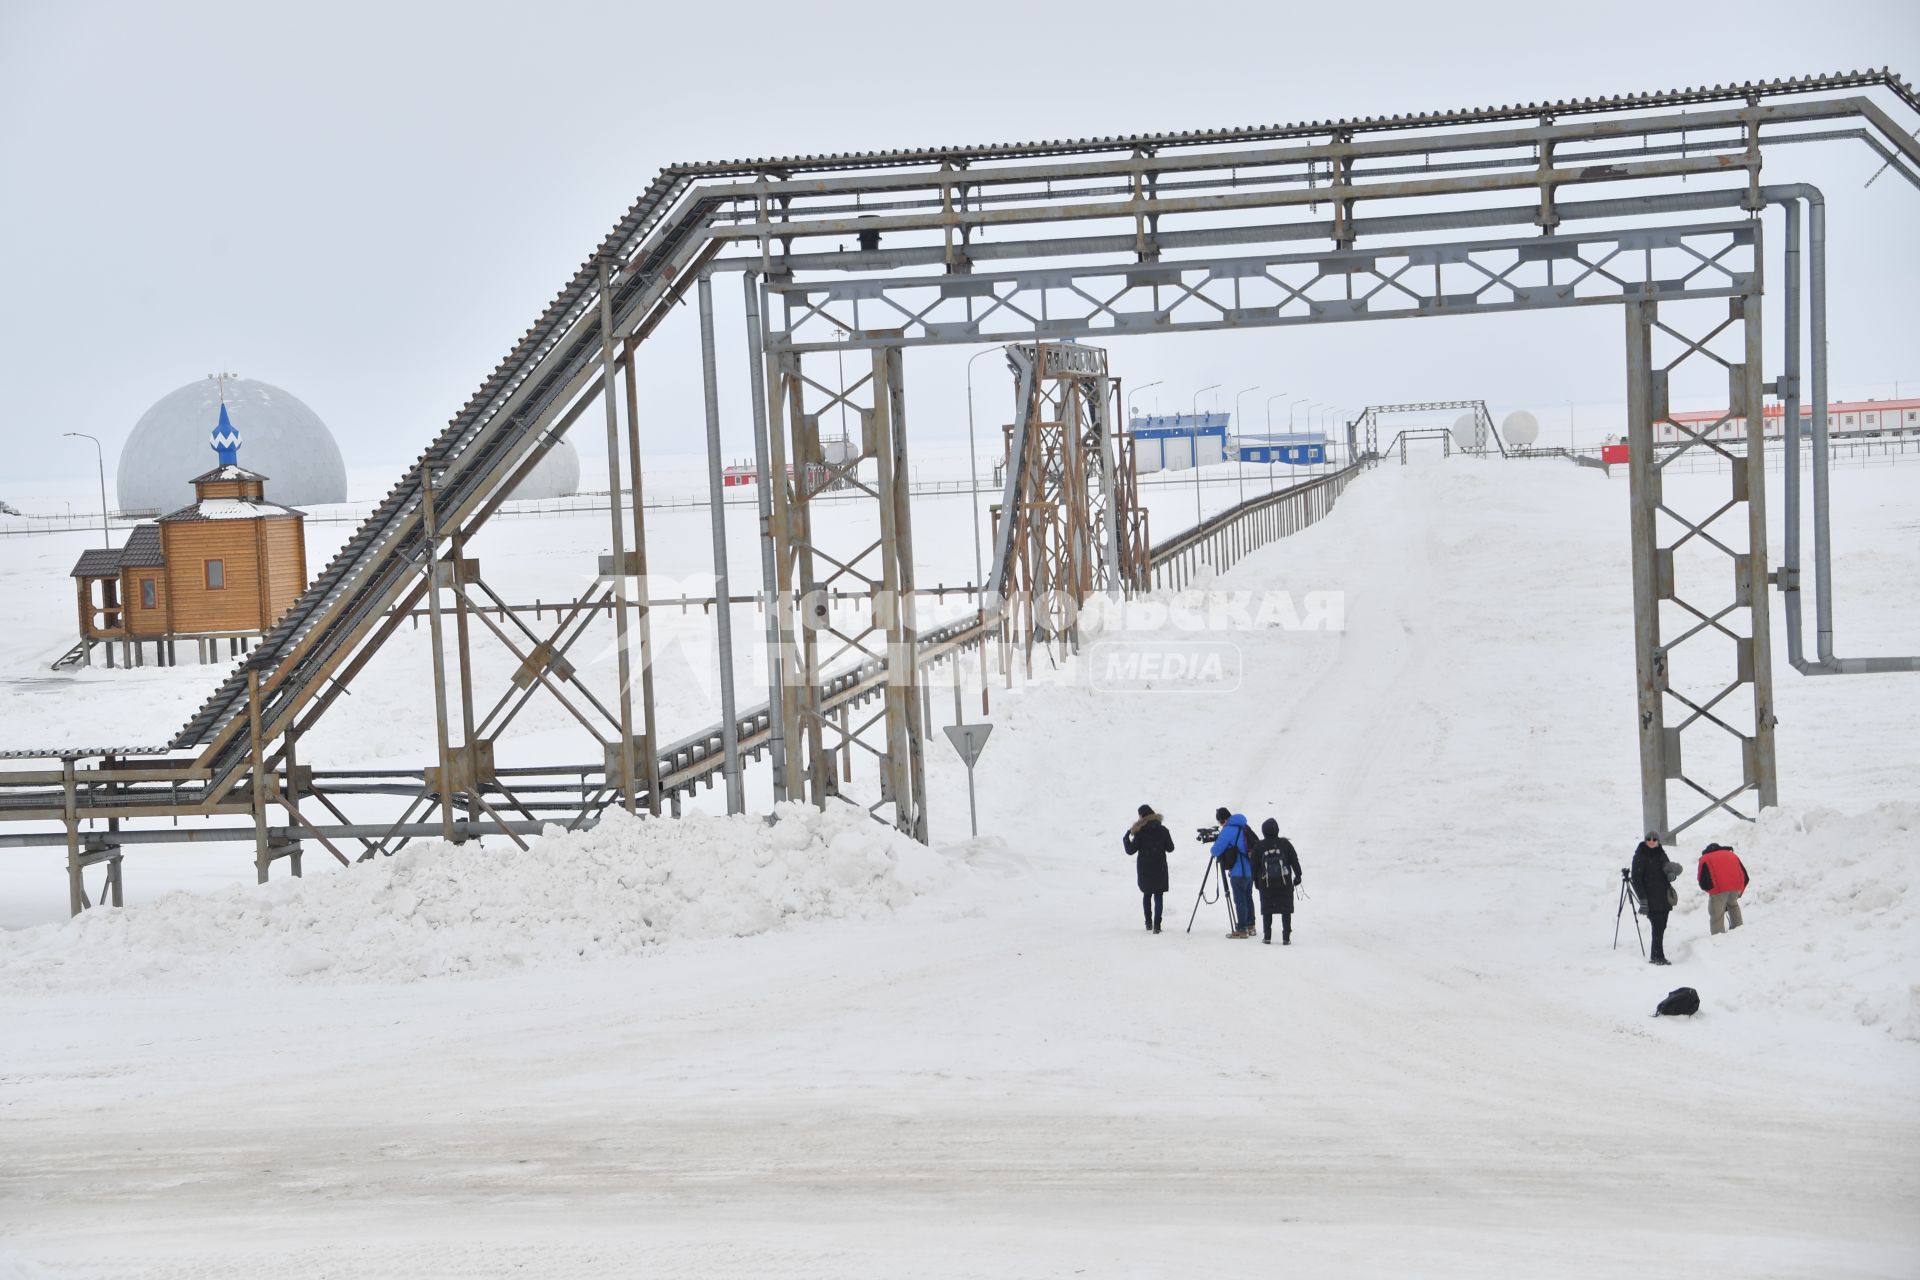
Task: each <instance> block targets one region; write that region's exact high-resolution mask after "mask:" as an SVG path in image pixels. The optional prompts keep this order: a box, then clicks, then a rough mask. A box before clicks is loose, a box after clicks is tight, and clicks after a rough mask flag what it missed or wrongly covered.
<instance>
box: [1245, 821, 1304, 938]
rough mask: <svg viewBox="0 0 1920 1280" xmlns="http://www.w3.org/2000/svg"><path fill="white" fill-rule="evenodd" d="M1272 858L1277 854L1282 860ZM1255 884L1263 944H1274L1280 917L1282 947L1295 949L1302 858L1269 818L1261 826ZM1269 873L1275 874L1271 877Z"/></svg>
mask: <svg viewBox="0 0 1920 1280" xmlns="http://www.w3.org/2000/svg"><path fill="white" fill-rule="evenodd" d="M1268 854H1277V855H1279V856H1278V860H1277V861H1276V859H1274V858H1270V857H1268V856H1267V855H1268ZM1253 858H1254V863H1253V882H1254V883H1255V884H1256V885H1258V886H1260V923H1261V926H1262V929H1263V932H1264V935H1265V936H1264V937H1263V938H1262V941H1264V942H1266V943H1268V944H1269V945H1271V944H1272V942H1273V918H1274V917H1275V916H1279V917H1280V945H1281V946H1283V947H1290V946H1292V945H1293V888H1294V886H1295V885H1297V884H1299V883H1300V855H1299V854H1298V853H1295V852H1294V848H1293V841H1291V840H1289V839H1287V838H1286V837H1285V836H1283V835H1281V834H1280V824H1279V823H1278V822H1275V821H1274V820H1273V819H1272V818H1268V819H1267V820H1266V821H1265V822H1263V823H1261V824H1260V844H1259V846H1258V847H1257V848H1256V849H1255V850H1254V851H1253ZM1269 869H1271V870H1272V872H1273V874H1272V875H1271V876H1269V875H1268V874H1267V873H1268V871H1269Z"/></svg>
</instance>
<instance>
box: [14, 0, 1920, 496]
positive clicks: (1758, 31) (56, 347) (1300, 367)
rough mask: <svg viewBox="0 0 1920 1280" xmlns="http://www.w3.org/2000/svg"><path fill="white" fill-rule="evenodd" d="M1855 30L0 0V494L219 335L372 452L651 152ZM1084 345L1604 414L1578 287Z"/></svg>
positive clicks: (1895, 265) (933, 397) (1820, 151)
mask: <svg viewBox="0 0 1920 1280" xmlns="http://www.w3.org/2000/svg"><path fill="white" fill-rule="evenodd" d="M1721 13H1724V14H1726V15H1728V16H1725V17H1720V16H1715V15H1718V14H1721ZM1880 65H1890V66H1892V67H1893V68H1894V69H1895V70H1896V71H1898V72H1900V73H1901V74H1903V75H1905V76H1907V77H1908V78H1909V79H1914V78H1916V77H1920V5H1916V4H1914V3H1913V2H1912V0H1904V2H1902V0H1893V2H1889V3H1845V2H1828V3H1822V4H1819V5H1808V4H1805V3H1793V4H1782V3H1772V2H1770V0H1760V2H1758V3H1750V4H1745V5H1740V6H1723V5H1687V4H1674V3H1671V0H1669V2H1668V3H1659V4H1647V3H1639V2H1637V0H1636V2H1630V3H1617V2H1614V0H1608V2H1607V3H1604V4H1602V3H1596V4H1593V5H1590V6H1581V5H1552V6H1548V5H1540V4H1538V3H1525V4H1478V5H1475V4H1452V5H1445V6H1441V5H1434V4H1431V3H1412V4H1407V3H1397V2H1393V3H1390V2H1386V0H1376V2H1375V3H1372V4H1367V5H1337V6H1336V5H1322V4H1315V5H1303V6H1298V7H1297V11H1296V7H1295V6H1291V5H1285V4H1269V5H1255V4H1215V3H1202V2H1197V0H1180V2H1179V3H1165V2H1162V3H1155V4H1138V3H1114V2H1109V3H1103V4H1100V5H1095V6H1085V7H1078V8H1071V9H1066V10H1060V9H1048V8H1044V7H1041V8H1036V7H1034V6H1032V5H1030V4H1015V5H998V4H960V5H948V6H942V7H939V8H937V9H936V8H934V7H932V6H917V5H907V4H875V3H872V2H871V0H869V2H868V3H864V4H857V5H854V4H847V5H826V4H813V5H799V4H797V5H791V6H786V7H774V6H770V5H765V4H760V3H736V4H731V5H724V6H722V5H673V6H666V5H653V4H634V3H619V4H600V3H585V2H575V3H545V4H539V5H533V4H521V5H498V4H479V3H461V4H452V3H446V4H410V3H404V2H396V0H389V2H388V3H382V4H371V5H370V4H358V3H329V4H308V5H299V6H284V5H274V4H263V3H258V2H257V0H255V2H253V3H243V4H215V3H144V4H89V3H39V2H37V0H36V2H24V0H0V175H4V176H3V178H0V353H3V354H0V405H4V406H5V409H4V418H0V441H3V442H4V446H5V447H4V449H3V450H0V498H3V497H5V496H6V495H7V492H8V490H9V488H15V489H20V490H27V489H32V490H47V489H49V488H50V487H58V486H61V485H65V484H68V483H72V484H73V487H74V491H76V492H81V493H84V492H87V486H89V485H90V483H91V478H92V463H93V459H92V455H91V450H89V449H87V447H86V446H85V445H84V443H82V442H78V441H69V440H63V439H61V438H60V436H59V432H60V431H62V430H86V431H93V432H95V433H97V434H99V435H101V436H102V437H103V438H104V439H106V440H107V441H108V442H109V445H110V447H117V445H118V442H119V441H120V440H121V439H122V438H123V437H124V436H125V434H126V432H127V430H128V429H129V428H130V427H131V426H132V424H133V422H134V420H135V419H136V418H138V416H139V415H140V413H141V412H142V411H143V410H144V409H145V408H146V407H147V406H148V405H149V404H150V403H151V402H152V401H154V400H155V399H157V398H159V397H160V396H161V395H163V394H165V393H166V392H168V391H170V390H172V389H173V388H174V387H176V386H179V385H180V384H182V383H184V382H187V381H190V380H192V379H194V378H197V377H200V376H201V375H203V374H206V373H209V372H212V371H214V370H216V369H229V370H233V371H236V372H238V373H240V374H242V375H243V376H248V377H257V378H261V379H264V380H266V381H268V382H272V383H276V384H278V385H280V386H282V387H285V388H286V389H288V390H289V391H292V392H294V393H295V394H296V395H298V396H300V397H301V398H302V399H304V400H305V401H306V402H307V403H308V404H310V405H311V406H312V407H313V408H314V409H315V410H316V411H317V412H318V413H319V414H320V416H321V417H322V418H324V419H325V420H326V421H327V423H328V424H329V425H330V426H331V427H332V428H333V431H334V433H335V435H336V437H337V438H338V439H339V441H340V444H341V447H342V450H343V452H345V453H346V454H347V456H348V467H349V470H350V472H361V473H367V472H371V471H378V470H380V469H383V468H385V469H397V468H398V467H399V466H400V465H402V464H404V463H405V462H407V461H409V460H411V459H412V458H413V457H414V456H415V454H417V452H418V451H419V449H420V448H421V447H422V445H424V443H425V442H426V441H427V440H428V439H429V438H430V437H431V436H432V435H433V434H434V433H435V432H436V431H437V430H438V429H439V428H440V427H441V426H442V425H443V424H444V423H445V422H446V421H447V419H448V418H449V417H450V416H451V414H452V413H453V412H454V411H455V410H456V409H457V408H458V407H459V406H460V405H461V404H462V403H463V402H464V401H465V400H466V398H467V396H468V395H469V394H470V393H471V391H472V390H473V389H474V387H475V386H477V385H478V383H479V382H480V380H481V378H482V377H484V376H485V374H486V373H487V372H488V371H489V370H490V369H491V368H492V367H493V366H494V364H495V363H496V362H497V361H498V359H499V358H500V356H501V355H502V354H503V353H504V352H505V351H506V349H507V348H508V347H509V346H510V345H511V344H512V343H513V341H514V340H515V339H517V337H518V336H519V335H520V333H521V332H522V331H523V330H524V329H525V328H526V327H527V325H528V324H529V323H530V322H531V321H532V320H533V319H534V318H535V316H536V315H537V314H538V313H539V311H540V309H541V308H542V307H543V306H544V304H545V303H546V302H547V301H548V300H549V299H550V298H551V297H552V295H553V294H554V292H555V291H556V290H557V289H558V288H559V287H560V286H561V285H562V284H563V283H564V282H565V280H566V279H567V278H568V276H569V275H570V274H571V272H572V271H573V269H574V268H575V267H576V266H577V265H578V264H579V263H580V262H581V261H582V260H583V259H584V258H585V257H587V256H588V254H589V253H590V252H591V251H592V249H593V248H594V246H595V245H596V244H597V243H598V241H599V239H600V237H601V236H602V235H603V234H604V233H605V231H606V229H607V228H608V227H609V226H610V225H611V224H612V222H613V221H614V219H615V218H616V217H617V216H618V215H619V214H620V212H621V211H623V210H624V209H625V208H626V206H627V205H628V204H629V203H630V202H631V200H632V199H633V197H634V196H635V195H636V194H637V193H638V192H639V191H640V190H641V189H643V188H644V187H645V186H646V185H647V183H648V181H649V180H650V179H651V177H652V176H653V174H654V172H655V171H656V170H657V169H659V168H660V167H661V166H662V165H664V164H667V163H669V162H672V161H677V160H683V159H685V160H696V159H710V158H731V157H738V156H749V155H766V154H774V153H790V152H816V151H832V150H845V149H856V148H871V147H888V146H904V145H914V144H930V143H941V142H987V141H999V140H1007V139H1025V138H1032V137H1064V136H1076V135H1083V134H1111V133H1121V132H1133V131H1155V130H1167V129H1181V128H1193V127H1201V126H1213V125H1232V124H1246V123H1262V122H1273V121H1287V120H1298V119H1320V118H1328V117H1338V116H1346V115H1360V114H1375V113H1381V112H1401V111H1415V110H1423V109H1432V108H1442V107H1454V106H1467V105H1481V104H1485V103H1488V102H1512V101H1521V100H1536V99H1548V98H1556V97H1568V96H1574V95H1580V96H1585V95H1590V94H1600V93H1613V92H1621V91H1628V90H1638V89H1658V88H1667V87H1673V86H1677V85H1685V84H1697V83H1701V82H1719V81H1727V80H1735V79H1748V78H1754V77H1762V76H1774V75H1783V74H1800V73H1806V72H1813V71H1829V70H1834V69H1839V68H1854V67H1863V66H1880ZM1797 151H1798V153H1797V154H1792V155H1790V156H1786V157H1784V158H1783V159H1782V160H1781V161H1780V162H1779V163H1778V165H1777V167H1773V166H1774V162H1773V161H1771V160H1770V169H1769V180H1772V181H1792V180H1805V181H1813V182H1817V183H1820V184H1821V185H1822V186H1824V187H1825V188H1826V189H1827V192H1828V195H1829V199H1830V201H1831V202H1832V203H1831V216H1832V223H1831V226H1832V234H1833V237H1834V256H1833V263H1832V288H1833V290H1834V293H1833V304H1832V305H1833V335H1832V338H1833V340H1832V361H1833V376H1834V390H1835V392H1836V393H1837V394H1859V395H1888V394H1891V393H1892V391H1893V383H1894V381H1895V380H1896V379H1898V380H1900V381H1901V382H1902V383H1903V384H1904V385H1903V389H1904V387H1905V386H1911V387H1912V388H1914V389H1915V390H1920V336H1917V335H1920V237H1917V236H1916V235H1915V234H1914V233H1915V231H1916V230H1917V229H1920V191H1915V190H1914V189H1913V188H1912V187H1910V186H1907V185H1906V184H1904V183H1902V182H1900V181H1898V180H1894V179H1891V178H1883V179H1882V180H1880V181H1879V182H1877V183H1875V185H1874V186H1873V187H1872V188H1871V189H1863V188H1862V184H1863V183H1864V182H1865V181H1866V179H1867V178H1868V177H1869V176H1870V175H1871V174H1872V172H1873V170H1874V169H1875V168H1876V167H1877V162H1876V161H1874V159H1873V157H1872V156H1871V155H1870V154H1869V153H1868V152H1867V151H1866V150H1865V149H1864V148H1858V149H1856V148H1842V147H1821V148H1801V149H1797ZM730 283H731V281H730V279H728V280H724V281H723V282H722V284H723V286H724V285H727V284H730ZM736 290H737V287H735V289H727V288H724V287H723V288H722V290H721V293H722V296H723V297H725V298H727V300H728V301H729V303H730V304H731V302H732V295H733V293H734V292H735V291H736ZM681 328H682V329H683V330H684V331H685V334H688V335H690V334H691V331H692V325H691V323H688V324H686V325H683V326H681ZM673 341H674V342H676V343H679V342H683V341H684V335H683V337H682V338H675V339H674V340H673ZM662 349H663V350H665V351H668V352H672V351H674V350H676V349H677V348H675V347H672V346H664V347H663V348H662ZM684 350H685V352H686V354H687V355H688V356H691V353H692V351H693V348H692V347H691V345H685V346H684ZM962 354H963V353H940V355H938V356H929V357H928V358H926V359H925V360H921V359H920V358H919V357H918V356H913V357H910V364H909V368H908V381H909V395H910V421H911V422H912V423H913V430H914V432H915V437H916V439H925V440H928V441H933V440H937V439H941V438H948V439H951V438H952V437H953V436H954V435H955V434H956V433H961V432H964V422H965V419H964V400H963V398H962V395H961V384H960V382H959V377H958V374H957V372H956V371H955V370H956V368H957V366H958V359H959V357H960V356H961V355H962ZM986 363H988V362H983V367H984V366H985V364H986ZM1115 363H1116V367H1117V368H1118V369H1119V371H1121V372H1122V373H1124V375H1125V376H1126V377H1127V380H1128V381H1129V383H1130V384H1132V385H1136V386H1138V385H1141V384H1144V383H1146V382H1149V381H1153V380H1155V379H1159V380H1162V382H1163V385H1162V386H1161V387H1160V388H1157V389H1156V390H1155V391H1154V392H1150V393H1148V394H1147V395H1146V396H1144V397H1142V399H1141V402H1140V403H1141V404H1142V405H1143V406H1145V405H1147V404H1149V403H1150V402H1151V401H1152V400H1153V399H1154V398H1155V397H1156V396H1158V397H1160V408H1162V409H1163V410H1166V411H1172V410H1174V409H1176V408H1185V407H1186V406H1187V404H1188V403H1189V399H1190V396H1191V394H1192V392H1193V391H1194V389H1196V388H1198V387H1200V386H1203V385H1205V384H1207V383H1212V382H1220V383H1224V384H1226V391H1227V392H1228V393H1229V395H1228V396H1227V397H1223V400H1224V399H1226V398H1230V393H1231V392H1232V391H1235V390H1238V389H1239V388H1241V387H1244V386H1248V385H1251V384H1258V385H1259V386H1260V387H1261V391H1260V392H1259V393H1257V395H1255V396H1249V397H1248V399H1247V402H1246V404H1247V407H1248V410H1249V416H1252V415H1253V412H1254V411H1253V404H1254V403H1255V402H1256V401H1257V400H1262V401H1263V400H1264V399H1265V397H1266V396H1267V395H1271V394H1273V393H1275V392H1278V391H1282V390H1286V391H1287V392H1288V393H1289V397H1288V398H1289V399H1290V398H1292V396H1295V395H1311V396H1313V397H1315V398H1316V399H1319V400H1323V401H1327V402H1330V403H1334V404H1340V405H1345V406H1357V405H1361V404H1365V403H1367V402H1368V401H1390V400H1399V399H1423V398H1438V397H1452V396H1482V397H1485V398H1487V399H1488V400H1490V401H1492V402H1493V403H1494V405H1495V408H1496V411H1501V410H1504V409H1507V408H1514V407H1529V408H1534V409H1536V410H1537V411H1539V412H1540V415H1541V417H1542V419H1543V420H1544V421H1546V422H1548V423H1549V431H1550V432H1551V431H1552V430H1553V426H1552V424H1553V423H1555V422H1559V423H1564V422H1565V420H1566V413H1567V409H1566V406H1567V404H1568V403H1569V402H1577V403H1579V404H1581V405H1583V406H1590V410H1591V420H1592V421H1594V422H1596V423H1598V422H1600V421H1602V420H1603V419H1604V418H1605V416H1606V407H1607V406H1609V405H1611V404H1613V403H1615V402H1617V401H1618V400H1619V399H1620V398H1621V391H1620V388H1621V385H1622V382H1623V376H1624V375H1623V373H1622V371H1621V355H1620V325H1619V319H1618V316H1617V315H1615V314H1614V313H1613V312H1612V310H1611V309H1597V310H1595V311H1593V312H1582V313H1578V314H1573V315H1556V316H1554V317H1552V319H1551V323H1547V322H1543V321H1542V320H1541V319H1540V318H1538V317H1527V316H1513V317H1499V318H1478V319H1469V320H1457V321H1432V322H1423V323H1420V324H1406V325H1343V326H1331V327H1324V328H1316V329H1313V330H1307V329H1288V330H1281V331H1267V332H1264V333H1243V334H1232V335H1220V336H1211V335H1210V336H1206V337H1188V338H1181V339H1178V340H1176V339H1171V338H1162V339H1155V340H1153V341H1152V342H1147V341H1144V340H1134V341H1132V342H1131V343H1128V344H1124V349H1118V348H1117V349H1116V353H1115ZM689 372H690V373H692V372H694V371H692V370H689ZM723 378H726V379H728V386H727V391H726V394H727V397H728V417H729V422H728V435H729V448H730V450H732V451H744V450H745V448H746V423H745V418H744V414H743V413H742V412H738V411H737V409H738V407H739V406H742V405H743V403H744V402H743V400H742V399H741V396H742V393H743V387H744V379H743V375H742V374H741V371H740V369H739V367H738V363H737V361H736V363H735V365H734V366H733V367H732V368H731V370H723ZM736 384H738V385H736ZM647 394H648V397H649V399H650V400H651V401H652V402H653V403H654V404H655V406H656V409H657V413H656V416H655V417H654V419H653V420H651V421H650V422H649V425H648V431H649V433H650V434H651V435H652V436H653V442H652V443H650V445H649V447H650V448H657V449H668V450H671V449H674V448H682V449H695V448H698V447H699V440H700V431H701V418H700V410H699V380H698V377H697V376H688V377H684V378H663V379H661V380H659V381H658V382H657V384H656V385H654V386H653V387H650V388H649V391H648V393H647ZM999 394H1000V395H1001V396H1002V397H1003V398H1004V397H1005V391H1004V389H1003V388H1002V389H1000V391H999ZM1203 403H1204V402H1203ZM1222 407H1229V406H1227V405H1226V404H1225V403H1223V404H1222ZM999 411H1000V410H999V408H998V407H997V406H996V409H995V415H994V416H996V417H997V415H998V413H999ZM1596 429H1597V428H1596ZM587 452H588V453H589V455H590V454H591V450H588V451H587ZM109 466H111V455H110V456H109ZM384 488H385V486H384V484H383V485H381V489H382V490H384ZM355 496H358V497H367V496H377V494H372V493H358V494H356V495H355Z"/></svg>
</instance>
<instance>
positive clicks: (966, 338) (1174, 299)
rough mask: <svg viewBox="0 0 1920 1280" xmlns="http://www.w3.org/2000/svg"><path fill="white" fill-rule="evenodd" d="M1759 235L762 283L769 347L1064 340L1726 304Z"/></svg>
mask: <svg viewBox="0 0 1920 1280" xmlns="http://www.w3.org/2000/svg"><path fill="white" fill-rule="evenodd" d="M1754 237H1755V227H1754V224H1753V223H1752V222H1750V221H1740V222H1718V223H1707V224H1703V225H1697V226H1687V227H1665V228H1657V229H1652V230H1624V231H1623V230H1612V231H1595V232H1590V233H1580V234H1574V235H1564V236H1533V237H1527V238H1524V239H1500V240H1482V241H1472V242H1467V243H1461V244H1424V245H1407V246H1400V247H1397V248H1391V249H1389V248H1374V249H1368V250H1364V251H1337V252H1333V253H1295V254H1263V255H1258V256H1252V257H1242V258H1218V259H1203V260H1197V261H1191V262H1186V261H1183V262H1163V263H1153V264H1139V263H1123V264H1117V265H1091V264H1089V265H1079V266H1068V267H1060V268H1052V269H1047V270H1031V271H1010V272H1002V273H994V274H988V275H970V276H964V277H951V276H936V277H926V276H916V277H893V276H878V277H865V278H859V279H852V280H829V281H815V282H799V281H784V282H778V283H774V284H771V285H770V286H769V291H770V292H771V293H773V294H774V295H776V296H778V297H779V298H780V299H781V300H782V301H783V302H784V303H785V304H786V307H787V325H786V328H785V329H783V330H780V331H778V332H775V333H772V334H770V335H769V343H770V344H771V345H772V346H774V347H776V348H778V349H781V350H791V351H826V350H835V349H841V348H861V347H875V346H889V347H897V346H930V345H952V344H960V343H978V342H987V341H996V342H997V341H1008V342H1012V341H1022V340H1028V341H1031V340H1040V339H1050V340H1055V341H1061V340H1066V339H1076V338H1089V337H1105V336H1121V335H1130V334H1145V333H1174V332H1188V331H1204V330H1213V329H1244V328H1269V327H1275V326H1287V325H1300V324H1325V323H1332V322H1339V321H1355V320H1381V319H1393V318H1398V317H1409V316H1431V315H1477V314H1483V313H1491V312H1500V311H1525V310H1535V309H1540V308H1551V307H1572V306H1603V305H1608V304H1616V303H1620V302H1625V301H1628V300H1631V299H1638V298H1679V297H1692V298H1712V297H1720V298H1724V297H1731V296H1734V295H1737V294H1743V293H1745V292H1746V291H1747V290H1748V289H1750V288H1751V287H1753V282H1754V280H1755V278H1756V276H1757V273H1758V269H1759V268H1758V259H1757V257H1756V256H1755V254H1754V251H1753V245H1754ZM836 331H839V332H844V333H846V334H847V335H848V336H847V337H845V338H844V339H842V338H839V337H836V336H835V335H836Z"/></svg>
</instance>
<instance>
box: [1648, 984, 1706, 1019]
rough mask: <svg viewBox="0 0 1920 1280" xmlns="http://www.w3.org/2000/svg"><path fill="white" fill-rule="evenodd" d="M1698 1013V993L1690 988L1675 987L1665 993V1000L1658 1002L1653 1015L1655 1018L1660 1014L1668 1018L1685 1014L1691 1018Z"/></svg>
mask: <svg viewBox="0 0 1920 1280" xmlns="http://www.w3.org/2000/svg"><path fill="white" fill-rule="evenodd" d="M1698 1012H1700V993H1699V992H1698V991H1695V990H1694V989H1693V988H1692V987H1675V988H1674V989H1673V990H1672V991H1669V992H1668V993H1667V998H1666V999H1665V1000H1662V1001H1661V1002H1660V1004H1659V1006H1658V1007H1656V1008H1655V1009H1654V1011H1653V1014H1654V1016H1655V1017H1656V1018H1657V1017H1659V1016H1660V1015H1662V1014H1667V1015H1669V1016H1678V1015H1680V1014H1685V1015H1686V1016H1687V1017H1689V1018H1691V1017H1692V1016H1693V1015H1694V1014H1696V1013H1698Z"/></svg>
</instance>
